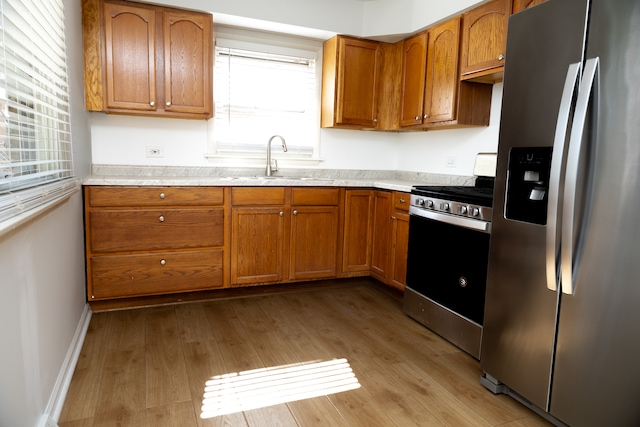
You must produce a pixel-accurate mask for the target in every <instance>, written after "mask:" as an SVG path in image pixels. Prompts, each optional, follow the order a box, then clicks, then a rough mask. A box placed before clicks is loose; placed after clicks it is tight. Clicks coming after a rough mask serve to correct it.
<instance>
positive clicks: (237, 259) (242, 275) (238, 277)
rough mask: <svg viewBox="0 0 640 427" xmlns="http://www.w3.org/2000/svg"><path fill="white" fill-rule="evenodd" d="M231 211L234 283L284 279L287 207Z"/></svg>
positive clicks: (246, 208) (232, 272)
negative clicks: (285, 213)
mask: <svg viewBox="0 0 640 427" xmlns="http://www.w3.org/2000/svg"><path fill="white" fill-rule="evenodd" d="M234 190H235V189H234ZM231 212H232V213H231V224H232V226H231V248H232V249H231V285H232V286H242V285H245V286H246V285H257V284H262V283H272V282H279V281H281V280H282V279H283V278H284V258H283V257H284V227H285V221H284V207H283V206H273V207H271V206H266V207H262V206H255V207H254V206H252V207H239V208H236V207H234V208H233V209H232V211H231Z"/></svg>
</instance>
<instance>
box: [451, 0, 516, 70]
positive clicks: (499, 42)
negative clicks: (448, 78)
mask: <svg viewBox="0 0 640 427" xmlns="http://www.w3.org/2000/svg"><path fill="white" fill-rule="evenodd" d="M510 13H511V0H495V1H492V2H491V3H487V4H485V5H483V6H480V7H477V8H475V9H473V10H471V11H469V12H467V13H465V14H464V16H463V28H462V54H461V55H460V61H461V64H460V74H462V75H463V76H464V75H468V74H473V73H478V72H483V71H487V70H491V69H493V68H498V67H502V66H503V65H504V54H505V48H506V45H507V22H508V19H509V15H510Z"/></svg>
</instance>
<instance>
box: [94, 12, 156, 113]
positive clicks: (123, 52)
mask: <svg viewBox="0 0 640 427" xmlns="http://www.w3.org/2000/svg"><path fill="white" fill-rule="evenodd" d="M155 16H156V15H155V11H154V10H153V9H149V8H145V7H133V6H125V5H123V4H112V3H104V29H105V52H106V58H105V63H106V70H105V77H106V88H105V92H106V98H107V102H106V108H107V109H127V110H143V111H154V110H155V109H156V106H155V101H156V70H155V67H156V52H155V44H156V40H155V31H156V29H155V28H156V23H155Z"/></svg>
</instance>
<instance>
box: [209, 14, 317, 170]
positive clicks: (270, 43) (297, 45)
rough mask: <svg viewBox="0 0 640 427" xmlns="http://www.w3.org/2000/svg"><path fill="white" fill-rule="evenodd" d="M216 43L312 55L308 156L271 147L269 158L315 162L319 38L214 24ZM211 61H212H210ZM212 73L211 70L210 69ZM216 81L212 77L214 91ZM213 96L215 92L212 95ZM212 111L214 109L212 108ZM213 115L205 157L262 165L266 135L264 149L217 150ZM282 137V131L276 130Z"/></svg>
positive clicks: (288, 163) (293, 162) (292, 162)
mask: <svg viewBox="0 0 640 427" xmlns="http://www.w3.org/2000/svg"><path fill="white" fill-rule="evenodd" d="M215 37H216V46H223V47H229V48H235V49H242V50H249V51H252V50H253V51H256V52H264V53H272V54H275V55H291V56H300V57H306V58H310V59H311V58H315V103H316V104H315V105H316V109H315V113H314V115H315V117H314V125H313V129H314V132H313V139H314V140H313V144H310V146H311V147H312V149H313V152H312V154H311V155H310V156H306V155H295V154H293V155H292V153H284V152H281V151H282V150H273V152H272V158H273V159H277V160H282V161H283V163H282V165H283V166H295V165H307V166H308V165H310V164H318V163H320V162H321V161H322V159H321V158H320V114H321V109H320V104H321V90H322V43H323V42H322V41H321V40H317V39H312V38H305V37H298V36H292V35H287V34H281V33H272V32H263V31H258V30H249V29H246V28H239V27H230V26H224V25H221V26H218V27H217V28H216V31H215ZM214 62H215V61H214ZM213 74H214V76H215V70H214V73H213ZM215 87H216V83H215V80H214V95H215V90H216V89H215ZM214 99H215V96H214ZM214 111H215V109H214ZM215 120H216V119H215V116H214V117H213V118H212V119H209V120H208V128H207V133H208V136H207V152H206V153H205V157H206V158H207V159H208V160H209V161H210V162H211V163H219V164H224V165H225V166H229V165H232V166H255V165H256V164H260V165H263V164H264V157H265V153H266V146H267V141H268V138H266V139H265V140H264V141H260V143H259V144H256V146H257V145H262V143H264V150H261V151H256V152H255V153H232V152H219V151H218V149H217V143H216V138H215V136H216V135H215V131H216V130H215ZM278 133H279V134H282V135H283V136H284V137H285V138H286V131H284V130H283V131H282V132H278Z"/></svg>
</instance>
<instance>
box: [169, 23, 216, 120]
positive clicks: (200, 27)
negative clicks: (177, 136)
mask: <svg viewBox="0 0 640 427" xmlns="http://www.w3.org/2000/svg"><path fill="white" fill-rule="evenodd" d="M162 16H163V33H164V67H165V70H164V72H165V77H164V100H165V105H164V109H165V111H170V112H180V113H192V114H209V113H211V106H212V99H211V98H212V90H211V85H212V76H211V73H212V71H213V68H212V64H211V57H212V53H211V49H212V47H211V45H212V28H211V27H212V23H211V16H210V15H203V14H193V13H186V12H185V13H182V12H173V11H172V12H164V13H163V14H162Z"/></svg>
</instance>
